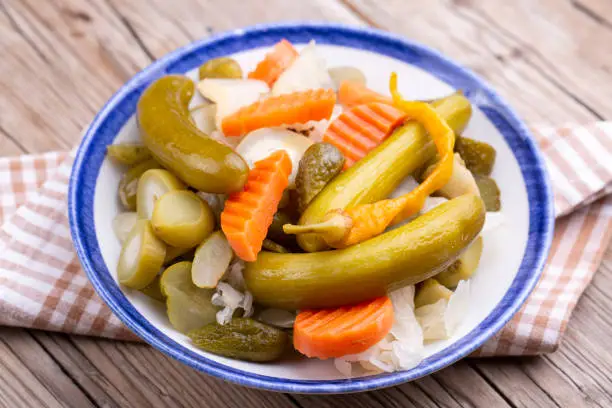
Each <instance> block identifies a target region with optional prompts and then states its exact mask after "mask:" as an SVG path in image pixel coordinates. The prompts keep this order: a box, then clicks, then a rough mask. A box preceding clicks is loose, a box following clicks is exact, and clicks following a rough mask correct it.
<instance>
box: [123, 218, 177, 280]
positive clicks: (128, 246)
mask: <svg viewBox="0 0 612 408" xmlns="http://www.w3.org/2000/svg"><path fill="white" fill-rule="evenodd" d="M165 256H166V244H164V243H163V242H162V241H161V240H160V239H159V238H157V237H156V236H155V233H154V232H153V228H151V223H150V222H149V221H148V220H139V221H138V222H137V223H136V225H135V226H134V228H132V231H130V233H129V234H128V237H127V238H126V240H125V242H124V243H123V248H122V249H121V254H120V255H119V263H118V264H117V277H118V278H119V282H120V283H122V284H123V285H125V286H128V287H130V288H132V289H143V288H144V287H146V286H147V285H148V284H150V283H151V282H152V281H153V279H155V277H156V276H157V274H158V272H159V270H160V269H161V267H162V264H163V262H164V257H165Z"/></svg>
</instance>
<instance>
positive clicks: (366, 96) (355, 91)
mask: <svg viewBox="0 0 612 408" xmlns="http://www.w3.org/2000/svg"><path fill="white" fill-rule="evenodd" d="M338 102H340V103H341V104H342V105H344V106H345V107H347V108H352V107H353V106H357V105H363V104H364V103H371V102H381V103H386V104H389V105H391V104H393V101H392V100H391V98H390V97H388V96H385V95H381V94H379V93H378V92H374V91H373V90H371V89H369V88H366V86H365V85H363V84H360V83H359V82H353V81H342V82H341V83H340V87H339V88H338Z"/></svg>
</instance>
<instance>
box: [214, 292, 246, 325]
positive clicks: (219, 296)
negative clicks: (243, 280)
mask: <svg viewBox="0 0 612 408" xmlns="http://www.w3.org/2000/svg"><path fill="white" fill-rule="evenodd" d="M211 303H212V304H213V305H215V306H219V307H222V308H223V309H221V310H220V311H218V312H217V323H219V324H227V323H229V322H230V321H231V320H232V316H233V315H234V312H235V311H236V309H239V308H240V309H243V310H244V317H249V316H251V315H252V314H253V296H252V295H251V293H250V292H248V291H247V292H244V293H241V292H239V291H237V290H236V289H234V288H233V287H232V286H231V285H230V284H229V283H227V282H219V284H218V285H217V290H216V291H215V293H214V294H213V296H212V299H211Z"/></svg>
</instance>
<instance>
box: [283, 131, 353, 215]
mask: <svg viewBox="0 0 612 408" xmlns="http://www.w3.org/2000/svg"><path fill="white" fill-rule="evenodd" d="M343 166H344V156H343V155H342V153H341V152H340V150H338V148H337V147H336V146H334V145H332V144H330V143H315V144H313V145H312V146H310V147H309V148H308V149H307V150H306V152H304V156H302V159H301V160H300V166H299V168H298V172H297V176H296V179H295V185H296V190H297V194H298V210H299V212H300V213H302V212H304V210H306V207H307V206H308V204H309V203H310V202H311V201H312V199H313V198H315V197H316V195H317V194H319V193H320V192H321V190H323V187H325V186H326V185H327V183H329V182H330V181H331V180H332V179H333V178H334V177H336V176H337V175H338V174H339V173H340V172H341V171H342V167H343Z"/></svg>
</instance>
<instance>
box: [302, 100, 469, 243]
mask: <svg viewBox="0 0 612 408" xmlns="http://www.w3.org/2000/svg"><path fill="white" fill-rule="evenodd" d="M436 111H437V112H438V113H439V114H440V115H441V116H442V118H444V119H445V120H446V121H447V123H448V124H449V126H450V127H451V128H452V129H453V130H455V131H457V129H462V128H463V127H464V126H465V125H466V123H467V122H468V120H469V118H470V115H471V106H470V103H469V101H468V100H467V99H466V98H465V97H463V96H462V95H460V94H453V95H451V96H449V97H448V98H445V99H444V100H442V101H441V102H440V104H439V105H438V106H437V107H436ZM435 152H436V149H435V146H434V144H433V142H432V141H431V140H430V138H429V137H428V136H427V134H426V133H425V131H424V128H423V127H422V126H421V125H419V124H417V123H415V122H408V123H406V124H405V125H403V126H402V127H400V128H399V129H398V130H396V131H395V132H394V133H393V134H392V135H391V136H389V138H387V139H386V140H385V141H384V142H383V143H381V144H380V145H379V146H378V147H376V148H375V149H374V150H372V151H371V152H370V153H369V154H368V155H367V156H366V157H364V158H363V159H362V160H360V161H359V162H357V163H356V164H355V165H354V166H352V167H351V168H349V169H348V170H347V171H345V172H343V173H341V174H339V175H338V176H337V177H335V178H334V179H333V180H332V181H331V182H330V183H329V184H327V186H326V187H325V188H324V189H323V191H321V192H320V193H319V194H318V195H317V196H316V197H315V199H314V200H312V202H311V203H310V204H309V205H308V207H307V208H306V210H305V211H304V213H303V214H302V216H301V218H300V222H299V223H300V225H306V224H308V225H310V224H316V223H318V222H321V221H323V220H324V219H325V217H326V216H327V214H328V213H329V212H330V211H332V210H337V209H340V210H343V209H346V208H349V207H354V206H356V205H359V204H366V203H373V202H375V201H379V200H381V199H384V198H386V197H388V196H389V195H390V194H391V193H392V192H393V190H395V188H396V187H397V186H398V185H399V184H400V183H401V182H402V180H403V179H404V178H405V177H406V176H407V175H410V174H411V173H413V172H414V171H415V170H417V169H419V168H420V167H421V166H423V165H424V164H425V163H426V162H427V161H428V160H430V159H432V158H433V157H434V155H435ZM298 243H299V245H300V246H301V247H302V248H303V249H304V250H305V251H308V252H317V251H321V250H324V249H326V248H327V247H328V246H327V244H326V243H325V241H324V240H323V238H321V237H318V236H316V235H315V234H303V235H300V236H299V237H298Z"/></svg>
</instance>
